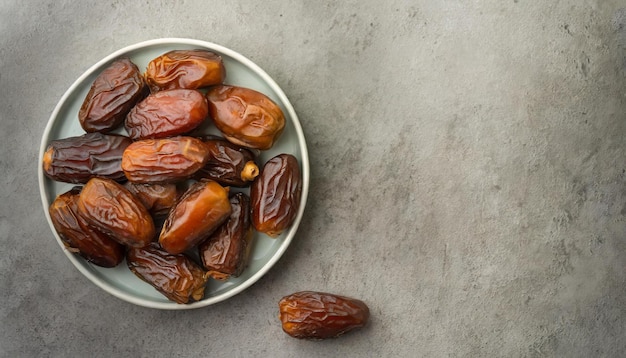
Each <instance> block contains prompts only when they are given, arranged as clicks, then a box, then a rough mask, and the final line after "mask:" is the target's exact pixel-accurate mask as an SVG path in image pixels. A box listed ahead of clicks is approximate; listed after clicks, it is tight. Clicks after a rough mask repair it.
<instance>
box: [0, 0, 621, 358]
mask: <svg viewBox="0 0 626 358" xmlns="http://www.w3.org/2000/svg"><path fill="white" fill-rule="evenodd" d="M553 3H554V4H553ZM625 8H626V2H624V1H623V0H622V1H599V0H598V1H592V0H589V1H575V0H568V1H566V0H563V1H558V2H540V1H527V0H510V1H499V0H498V1H495V0H494V1H482V2H478V1H472V2H469V1H468V2H460V1H422V2H414V3H413V4H411V2H409V1H389V2H384V3H381V2H379V1H374V0H367V1H344V2H337V3H335V2H328V3H326V4H324V3H316V4H314V2H311V1H289V2H287V1H284V2H281V1H264V2H246V1H211V2H208V1H176V2H171V3H170V2H165V1H163V2H156V1H142V2H139V1H115V2H106V1H102V2H94V3H93V4H87V2H75V1H66V0H55V1H49V2H44V1H30V2H22V1H10V0H5V1H2V2H1V3H0V120H1V121H2V131H1V132H0V136H1V137H0V146H1V148H0V153H2V154H1V156H0V172H2V175H1V176H0V178H1V180H2V182H1V184H2V185H1V186H0V188H1V189H0V202H1V206H0V248H1V250H2V251H1V253H2V254H1V255H0V272H1V273H0V292H1V295H2V296H1V300H0V301H1V302H2V304H1V305H0V356H2V357H15V356H85V357H87V356H88V357H108V356H118V355H120V356H145V357H151V356H176V355H179V356H205V357H206V356H234V357H246V356H272V357H309V356H310V357H363V356H386V357H394V356H399V357H412V356H429V357H462V356H506V357H563V356H567V357H591V356H594V357H603V356H604V357H618V356H623V355H624V354H625V352H626V340H625V339H624V337H625V335H626V323H625V322H626V289H625V283H626V242H625V240H626V222H625V220H624V218H625V216H626V174H625V173H626V165H625V163H624V158H625V154H626V141H625V140H624V134H625V133H626V76H625V75H626V9H625ZM159 37H190V38H197V39H201V40H207V41H211V42H215V43H218V44H222V45H224V46H227V47H230V48H232V49H234V50H236V51H238V52H241V53H242V54H244V55H245V56H247V57H249V58H250V59H252V60H253V61H255V62H256V63H257V64H259V65H260V66H261V67H262V68H264V69H265V70H266V71H267V72H268V73H269V74H270V75H271V76H273V77H274V78H275V79H276V81H277V82H278V83H279V85H280V86H281V87H282V88H283V90H284V91H285V92H286V94H287V96H288V97H289V98H290V100H291V101H292V103H293V104H294V106H295V108H296V111H297V112H298V114H299V116H300V119H301V122H302V126H303V129H304V133H305V135H306V138H307V140H308V144H309V150H310V156H311V158H310V159H311V170H312V178H311V179H312V181H311V192H310V196H309V198H310V200H309V203H308V206H307V210H306V217H305V218H304V220H303V222H302V225H301V229H300V230H299V234H298V236H297V237H296V239H295V240H294V243H293V245H292V246H291V247H290V248H289V250H288V251H287V253H286V255H285V256H284V257H283V258H282V259H281V260H280V262H279V263H278V264H277V265H276V266H275V267H274V268H273V269H272V270H271V271H270V272H269V274H268V275H267V276H265V277H264V278H262V279H261V280H260V281H259V282H258V283H256V284H255V285H254V286H252V287H251V288H250V289H248V290H246V291H245V292H244V293H242V294H240V295H238V296H236V297H234V298H232V299H231V300H228V301H226V302H223V303H221V304H218V305H215V306H211V307H208V308H205V309H201V310H193V311H185V312H169V311H158V310H151V309H145V308H140V307H136V306H133V305H131V304H128V303H125V302H123V301H121V300H119V299H117V298H114V297H112V296H110V295H108V294H106V293H104V291H102V290H101V289H99V288H98V287H96V286H95V285H93V284H91V283H90V282H88V281H87V280H86V279H85V278H84V277H82V276H81V275H80V273H79V272H78V271H77V270H76V269H75V268H74V267H73V266H72V265H71V264H70V262H69V261H68V260H67V259H66V258H65V256H64V255H63V253H62V252H61V250H60V248H59V247H58V245H57V243H56V241H55V240H54V238H53V236H52V234H51V232H50V229H49V228H48V225H47V223H46V221H45V219H44V215H43V209H42V207H41V204H40V199H39V194H38V191H37V180H36V169H37V165H38V164H37V154H38V153H37V151H38V147H39V140H40V138H41V135H42V133H43V129H44V126H45V123H46V121H47V120H48V117H49V115H50V113H51V111H52V109H53V108H54V106H55V104H56V102H57V101H58V100H59V99H60V97H61V95H62V93H63V92H64V91H65V90H66V89H67V88H68V87H69V86H70V84H71V83H72V82H73V81H74V80H75V79H76V78H77V77H78V76H79V75H80V74H81V73H82V72H83V71H85V70H86V69H87V68H89V67H90V66H91V65H92V64H94V63H95V62H97V61H98V60H100V59H101V58H103V57H104V56H106V55H108V54H109V53H111V52H112V51H114V50H117V49H119V48H121V47H124V46H126V45H130V44H133V43H136V42H139V41H143V40H147V39H152V38H159ZM302 289H315V290H323V291H331V292H336V293H343V294H346V295H352V296H356V297H359V298H361V299H363V300H364V301H366V302H367V303H368V304H369V306H370V308H371V311H372V317H371V324H370V325H369V326H368V327H367V328H366V329H364V330H362V331H360V332H357V333H354V334H350V335H347V336H344V337H342V338H340V339H337V340H332V341H324V342H306V341H298V340H295V339H292V338H290V337H288V336H286V335H285V334H283V333H282V332H281V329H280V325H279V322H278V320H277V301H278V299H279V298H280V297H282V296H283V295H285V294H288V293H291V292H294V291H297V290H302Z"/></svg>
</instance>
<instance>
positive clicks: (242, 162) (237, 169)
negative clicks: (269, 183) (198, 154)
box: [196, 138, 259, 187]
mask: <svg viewBox="0 0 626 358" xmlns="http://www.w3.org/2000/svg"><path fill="white" fill-rule="evenodd" d="M204 144H206V146H207V148H208V149H209V158H208V160H207V163H206V165H205V166H204V167H202V169H200V170H199V171H198V172H197V173H196V177H199V178H206V179H212V180H215V181H216V182H218V183H220V184H222V185H228V186H236V187H246V186H249V185H250V184H251V183H252V181H253V180H254V178H256V177H257V176H258V175H259V167H258V166H257V165H256V163H255V162H254V159H255V155H254V153H253V152H252V151H251V150H249V149H247V148H243V147H240V146H238V145H236V144H233V143H231V142H229V141H227V140H224V139H218V138H209V139H205V140H204Z"/></svg>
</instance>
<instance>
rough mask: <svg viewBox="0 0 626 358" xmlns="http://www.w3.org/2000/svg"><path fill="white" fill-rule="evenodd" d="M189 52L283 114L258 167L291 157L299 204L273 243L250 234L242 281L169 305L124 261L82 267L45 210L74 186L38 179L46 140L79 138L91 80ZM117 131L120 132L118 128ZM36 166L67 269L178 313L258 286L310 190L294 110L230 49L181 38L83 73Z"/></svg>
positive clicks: (125, 296)
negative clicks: (213, 60)
mask: <svg viewBox="0 0 626 358" xmlns="http://www.w3.org/2000/svg"><path fill="white" fill-rule="evenodd" d="M189 49H207V50H210V51H213V52H215V53H217V54H219V55H221V56H222V59H223V61H224V66H225V67H226V80H225V83H227V84H233V85H237V86H242V87H248V88H252V89H255V90H257V91H259V92H261V93H264V94H265V95H267V96H268V97H270V98H271V99H272V100H274V101H275V102H276V103H277V104H278V105H279V106H280V108H281V109H282V110H283V113H284V115H285V129H284V131H283V133H282V135H281V137H280V138H279V140H278V141H277V142H276V143H275V144H274V146H273V147H272V148H271V149H270V150H267V151H263V152H262V153H261V154H260V157H259V161H258V162H259V165H262V164H263V163H265V162H266V161H267V160H269V159H270V158H272V157H273V156H275V155H277V154H280V153H290V154H292V155H294V156H295V157H296V158H297V159H298V161H299V163H300V166H301V173H302V199H301V200H302V201H301V203H300V207H299V210H298V213H297V215H296V218H295V221H294V223H293V225H292V226H291V227H290V228H289V229H288V230H286V231H284V232H283V233H282V234H281V235H280V236H279V237H278V238H270V237H269V236H266V235H264V234H261V233H258V232H255V234H254V235H255V237H254V239H253V247H252V252H251V257H250V262H249V265H248V267H247V268H246V270H245V271H244V272H243V274H242V275H241V276H239V277H237V278H231V279H229V280H228V281H224V282H219V281H216V280H213V279H209V282H208V284H207V288H206V290H205V296H204V299H202V300H201V301H197V302H193V303H190V304H177V303H175V302H172V301H169V300H168V299H167V298H166V297H165V296H163V295H161V294H160V293H159V292H157V291H156V290H155V289H154V288H153V287H152V286H150V285H149V284H147V283H145V282H144V281H142V280H140V279H139V278H138V277H136V276H135V275H134V274H133V273H132V272H131V271H130V270H129V269H128V267H127V266H126V262H122V263H121V264H119V265H118V266H116V267H114V268H103V267H99V266H96V265H93V264H91V263H89V262H87V261H86V260H84V259H83V258H82V257H80V256H78V255H76V254H73V253H71V252H69V251H68V250H67V249H66V248H65V246H64V245H63V242H62V241H61V238H60V237H59V235H58V234H57V233H56V231H55V229H54V226H53V225H52V221H51V219H50V214H49V213H48V207H49V206H50V204H51V203H52V202H53V201H54V199H55V198H56V196H57V195H59V194H62V193H64V192H66V191H68V190H69V189H70V188H72V187H73V186H74V184H69V183H60V182H56V181H53V180H51V179H49V178H48V177H46V176H45V175H44V174H43V169H42V166H41V163H42V160H43V154H44V152H45V150H46V147H47V145H48V143H50V141H52V140H55V139H59V138H67V137H72V136H78V135H82V134H84V131H83V129H82V128H81V126H80V124H79V122H78V110H79V109H80V106H81V104H82V102H83V100H84V99H85V96H86V95H87V92H88V91H89V88H90V86H91V84H92V83H93V81H94V79H95V78H96V76H98V74H99V73H100V72H101V71H102V70H103V69H104V68H106V67H107V66H108V65H109V64H110V63H111V62H113V61H114V60H115V59H117V58H119V57H122V56H126V57H129V58H130V59H131V60H132V61H133V62H134V63H135V64H136V65H137V66H138V67H139V69H140V70H141V71H144V70H145V68H146V66H147V65H148V63H149V62H150V61H151V60H152V59H153V58H155V57H158V56H160V55H162V54H163V53H165V52H168V51H171V50H189ZM119 132H120V133H123V129H122V130H120V131H119ZM207 133H208V134H216V133H218V132H217V130H216V129H215V128H214V127H212V126H211V127H209V128H207ZM38 167H39V172H38V175H39V191H40V194H41V200H42V204H43V209H44V212H45V215H46V219H47V220H48V224H49V225H50V229H51V230H52V232H53V233H54V236H55V237H56V240H57V242H58V243H59V245H60V247H61V248H62V250H63V252H64V253H65V255H66V256H67V258H68V259H69V260H70V261H71V262H72V264H74V266H76V268H77V269H78V270H79V271H80V272H81V273H82V274H83V275H85V276H86V277H87V278H88V279H89V280H91V281H92V282H93V283H94V284H96V285H98V286H99V287H101V288H102V289H103V290H105V291H106V292H108V293H110V294H112V295H113V296H115V297H118V298H120V299H122V300H124V301H127V302H130V303H133V304H136V305H140V306H144V307H151V308H157V309H169V310H182V309H193V308H199V307H206V306H209V305H212V304H214V303H217V302H221V301H224V300H226V299H228V298H230V297H232V296H234V295H236V294H238V293H240V292H242V291H243V290H245V289H246V288H248V287H250V286H251V285H252V284H254V283H255V282H256V281H258V280H259V279H260V278H261V277H262V276H263V275H264V274H265V273H267V272H268V271H269V270H270V269H271V267H272V266H273V265H274V264H275V263H276V262H277V261H278V260H279V259H280V257H281V256H282V255H283V253H284V252H285V250H286V249H287V247H288V246H289V244H290V243H291V241H292V240H293V238H294V236H295V234H296V231H297V229H298V225H299V224H300V221H301V219H302V215H303V213H304V207H305V204H306V200H307V195H308V190H309V158H308V153H307V146H306V141H305V139H304V134H303V133H302V128H301V126H300V122H299V121H298V116H297V115H296V112H295V111H294V109H293V106H292V105H291V103H290V102H289V100H288V99H287V96H286V95H285V93H284V92H283V91H282V90H281V88H280V87H279V86H278V84H276V82H275V81H274V80H273V79H272V78H271V77H270V76H269V75H268V74H267V73H266V72H265V71H263V70H262V69H261V68H260V67H259V66H257V65H256V64H255V63H253V62H252V61H250V60H249V59H248V58H246V57H244V56H243V55H241V54H239V53H237V52H235V51H233V50H230V49H228V48H226V47H223V46H220V45H217V44H214V43H211V42H206V41H200V40H193V39H182V38H165V39H156V40H150V41H145V42H141V43H137V44H135V45H131V46H128V47H125V48H123V49H120V50H118V51H115V52H113V53H112V54H110V55H108V56H107V57H105V58H103V59H102V60H100V61H99V62H98V63H96V64H95V65H93V66H92V67H91V68H89V69H88V70H87V71H86V72H85V73H83V74H82V75H81V76H80V77H79V78H78V79H77V80H76V81H75V82H74V83H73V84H72V86H71V87H70V88H69V89H68V90H67V91H66V92H65V94H64V95H63V96H62V97H61V100H60V101H59V103H58V104H57V105H56V107H55V108H54V111H53V112H52V115H51V116H50V120H49V121H48V124H47V125H46V129H45V131H44V134H43V137H42V140H41V147H40V150H39V163H38ZM233 189H234V190H237V189H235V188H233Z"/></svg>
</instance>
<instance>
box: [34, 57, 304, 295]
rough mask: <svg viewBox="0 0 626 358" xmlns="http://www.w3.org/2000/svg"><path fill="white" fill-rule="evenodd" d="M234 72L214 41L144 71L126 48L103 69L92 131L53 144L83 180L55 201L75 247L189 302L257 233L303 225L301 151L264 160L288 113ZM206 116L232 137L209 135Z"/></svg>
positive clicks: (230, 271) (93, 100) (59, 169)
mask: <svg viewBox="0 0 626 358" xmlns="http://www.w3.org/2000/svg"><path fill="white" fill-rule="evenodd" d="M225 79H226V69H225V67H224V63H223V61H222V58H221V57H220V56H219V55H217V54H215V53H213V52H210V51H207V50H175V51H170V52H168V53H165V54H162V55H161V56H159V57H157V58H155V59H153V60H152V61H151V62H150V63H149V64H148V66H147V68H146V70H145V72H144V73H142V72H141V71H140V70H139V68H138V67H137V66H136V65H135V64H134V63H133V62H131V60H130V59H128V58H120V59H117V60H115V61H114V62H112V63H111V64H110V65H108V66H107V67H106V68H105V69H104V70H103V71H102V72H101V73H100V74H99V75H98V76H97V77H96V78H95V80H94V82H93V84H92V86H91V87H90V90H89V92H88V94H87V96H86V98H85V99H84V102H83V103H82V106H81V108H80V111H79V113H78V118H77V119H78V121H79V122H80V125H81V127H82V128H83V129H84V131H85V134H83V135H81V136H77V137H70V138H64V139H59V140H54V141H52V142H50V143H49V145H48V147H47V150H46V152H45V154H44V156H43V163H41V165H42V166H43V170H44V173H45V174H46V175H47V176H48V177H49V178H51V179H52V180H56V181H61V182H67V183H73V184H77V185H76V186H75V187H73V188H72V189H71V190H69V191H68V192H65V193H63V194H61V195H59V196H58V197H57V198H56V199H55V200H54V202H53V203H52V204H51V205H50V207H49V213H50V217H51V219H52V222H53V225H54V227H55V229H56V231H57V233H58V235H59V237H60V238H61V239H62V241H63V243H64V244H65V245H66V247H67V249H68V250H70V251H72V252H75V253H76V254H78V255H80V256H82V257H83V258H85V259H86V260H87V261H89V262H91V263H93V264H95V265H99V266H102V267H114V266H117V265H119V264H120V263H121V262H123V261H124V259H125V261H126V264H127V265H128V268H129V269H130V270H131V271H132V272H133V273H134V274H135V275H137V276H138V277H139V278H140V279H142V280H144V281H145V282H147V283H149V284H150V285H152V286H153V287H154V288H155V289H156V290H158V291H159V292H161V293H162V294H163V295H164V296H166V297H167V298H168V299H170V300H172V301H174V302H177V303H181V304H184V303H189V302H193V301H197V300H200V299H202V298H203V297H204V291H205V287H206V283H207V281H208V280H209V279H210V278H212V279H216V280H227V279H229V278H230V277H237V276H239V275H241V273H242V272H243V270H244V269H245V268H246V266H247V264H248V260H249V256H250V248H251V246H252V242H251V240H252V238H253V232H254V231H257V232H260V233H264V234H267V235H268V236H270V237H276V236H278V235H280V233H281V232H283V231H284V230H285V229H287V228H289V227H290V226H291V225H292V223H293V221H294V219H295V216H296V214H297V212H298V208H299V205H300V197H301V191H302V177H301V174H300V164H299V163H298V161H297V159H296V158H295V157H294V156H293V155H290V154H279V155H277V156H275V157H273V158H271V159H270V160H268V161H267V162H265V163H259V162H258V161H259V154H260V153H261V151H264V150H268V149H270V148H272V147H273V146H274V144H275V143H276V142H277V140H278V139H279V138H280V136H281V134H282V132H283V129H284V127H285V117H284V115H283V112H282V111H281V109H280V107H279V106H278V105H277V104H276V103H274V102H273V101H272V100H271V99H270V98H269V97H267V96H266V95H265V94H263V93H260V92H257V91H255V90H252V89H249V88H244V87H238V86H233V85H227V84H225V83H224V81H225ZM207 126H214V127H215V128H216V129H217V130H219V133H221V134H222V135H221V136H219V137H218V136H208V135H204V134H202V133H205V132H206V128H208V127H207ZM120 133H124V134H120ZM231 188H249V189H248V190H243V189H242V190H231ZM246 191H247V192H249V195H247V194H245V192H246Z"/></svg>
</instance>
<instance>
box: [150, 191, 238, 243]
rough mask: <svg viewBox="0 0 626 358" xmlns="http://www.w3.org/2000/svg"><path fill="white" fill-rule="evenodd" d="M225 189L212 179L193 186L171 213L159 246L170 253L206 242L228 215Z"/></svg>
mask: <svg viewBox="0 0 626 358" xmlns="http://www.w3.org/2000/svg"><path fill="white" fill-rule="evenodd" d="M228 191H229V190H228V188H224V187H222V186H221V185H219V184H218V183H216V182H214V181H212V180H203V181H199V182H196V183H194V184H193V185H192V186H191V187H189V189H187V191H186V192H185V193H184V194H183V196H182V197H181V198H180V199H179V200H178V202H177V203H176V205H175V206H174V207H173V208H172V209H171V210H170V213H169V215H168V216H167V219H166V220H165V223H164V224H163V229H162V230H161V235H160V236H159V243H160V244H161V247H162V248H163V249H164V250H165V251H167V252H169V253H172V254H179V253H182V252H185V251H187V250H189V249H191V248H192V247H194V246H196V245H197V244H199V243H200V242H201V241H202V240H204V239H206V238H207V237H208V236H209V235H211V233H213V231H215V229H217V228H218V227H219V226H220V225H222V223H224V221H226V219H228V216H229V215H230V212H231V207H230V201H229V200H228Z"/></svg>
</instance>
